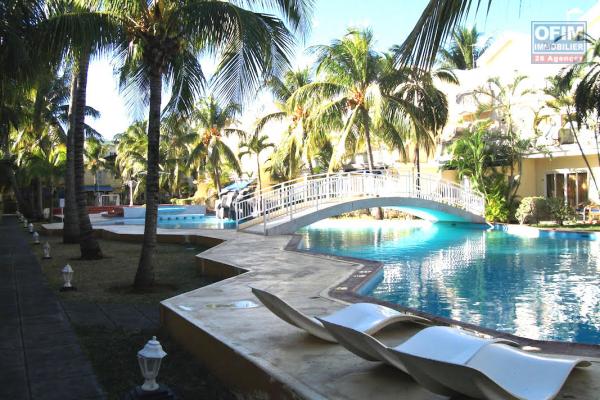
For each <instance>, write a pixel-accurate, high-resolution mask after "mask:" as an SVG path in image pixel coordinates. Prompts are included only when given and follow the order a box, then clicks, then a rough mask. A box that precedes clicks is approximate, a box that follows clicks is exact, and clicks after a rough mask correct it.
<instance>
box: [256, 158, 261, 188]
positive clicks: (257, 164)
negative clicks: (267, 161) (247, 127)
mask: <svg viewBox="0 0 600 400" xmlns="http://www.w3.org/2000/svg"><path fill="white" fill-rule="evenodd" d="M259 155H260V154H259V153H256V177H257V179H258V192H259V193H260V191H261V190H262V180H261V179H260V158H258V157H259Z"/></svg>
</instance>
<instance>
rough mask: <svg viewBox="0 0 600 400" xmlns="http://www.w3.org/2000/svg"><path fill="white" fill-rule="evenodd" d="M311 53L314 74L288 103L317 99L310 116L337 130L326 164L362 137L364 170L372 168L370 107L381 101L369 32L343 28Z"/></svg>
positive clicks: (339, 158) (372, 109) (332, 166)
mask: <svg viewBox="0 0 600 400" xmlns="http://www.w3.org/2000/svg"><path fill="white" fill-rule="evenodd" d="M310 50H311V52H313V53H314V54H315V55H316V57H317V77H318V79H317V80H316V81H314V82H311V83H308V84H306V85H304V86H302V87H301V88H299V89H298V90H296V92H295V93H294V94H293V95H292V98H291V100H290V104H291V106H292V108H294V107H299V106H300V107H301V106H302V105H303V104H306V103H307V102H308V101H309V100H311V99H318V100H319V101H316V102H315V106H314V108H313V110H311V118H313V119H315V120H317V121H319V123H320V124H321V125H322V126H323V128H326V129H330V130H341V135H340V137H339V140H338V143H337V146H336V148H335V151H334V155H333V157H332V159H331V162H330V164H329V169H330V170H333V169H336V168H339V167H340V164H341V161H342V158H343V157H344V155H345V154H346V153H347V150H348V149H349V148H350V149H351V148H354V147H356V145H357V144H358V143H359V142H363V143H364V144H365V147H366V152H367V162H368V167H369V170H373V166H374V161H373V150H372V145H371V135H372V129H373V125H374V121H373V116H374V114H375V108H376V107H377V106H378V105H379V103H380V100H381V91H380V88H379V78H380V71H381V63H380V55H379V54H378V53H377V52H376V51H375V50H374V39H373V32H372V31H371V30H369V29H364V30H357V29H349V30H348V32H347V33H346V34H345V35H344V37H343V38H342V39H341V40H334V41H333V42H332V43H331V44H329V45H320V46H313V47H312V48H311V49H310Z"/></svg>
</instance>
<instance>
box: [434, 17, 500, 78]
mask: <svg viewBox="0 0 600 400" xmlns="http://www.w3.org/2000/svg"><path fill="white" fill-rule="evenodd" d="M481 35H482V33H481V32H479V31H478V30H477V27H476V26H473V27H472V28H470V29H469V28H467V27H465V26H461V27H457V28H456V29H454V31H453V32H452V37H451V40H450V44H449V46H448V47H447V48H445V49H441V50H440V52H439V55H438V58H439V62H440V64H441V66H442V67H443V68H448V69H473V68H475V66H476V62H477V59H478V58H479V57H481V55H482V54H483V52H484V51H486V50H487V49H488V47H489V46H490V44H491V42H490V41H489V40H488V41H487V42H486V43H484V44H480V39H481Z"/></svg>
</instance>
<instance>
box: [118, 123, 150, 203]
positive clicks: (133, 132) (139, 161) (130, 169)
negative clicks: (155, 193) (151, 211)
mask: <svg viewBox="0 0 600 400" xmlns="http://www.w3.org/2000/svg"><path fill="white" fill-rule="evenodd" d="M147 127H148V124H147V123H146V122H145V121H143V122H136V123H134V124H132V125H131V126H129V127H128V128H127V130H126V131H125V132H123V133H120V134H118V135H115V137H114V141H115V144H116V150H117V157H116V158H115V167H116V170H117V172H118V173H119V174H120V175H121V179H122V180H123V182H128V181H134V180H135V181H136V183H137V184H136V186H135V190H132V193H131V195H132V199H130V202H131V203H133V200H134V199H135V198H136V197H138V194H139V191H140V190H141V188H143V187H145V181H144V180H145V178H144V177H145V174H146V165H147V157H146V153H147V151H148V135H147V134H146V133H147V130H148V128H147Z"/></svg>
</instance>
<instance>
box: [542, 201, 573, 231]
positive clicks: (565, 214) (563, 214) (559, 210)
mask: <svg viewBox="0 0 600 400" xmlns="http://www.w3.org/2000/svg"><path fill="white" fill-rule="evenodd" d="M547 204H548V208H549V210H550V215H551V216H552V218H553V219H554V220H555V221H556V223H557V224H559V225H561V226H562V225H564V223H565V222H566V221H572V220H574V219H575V217H576V216H577V213H576V212H575V209H574V208H573V207H571V206H570V205H569V204H568V203H566V202H565V200H564V199H559V198H549V199H547Z"/></svg>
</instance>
